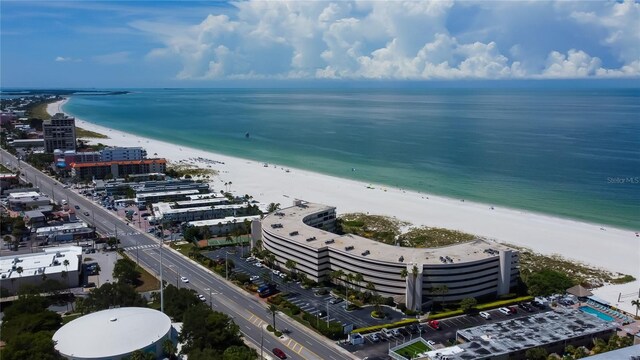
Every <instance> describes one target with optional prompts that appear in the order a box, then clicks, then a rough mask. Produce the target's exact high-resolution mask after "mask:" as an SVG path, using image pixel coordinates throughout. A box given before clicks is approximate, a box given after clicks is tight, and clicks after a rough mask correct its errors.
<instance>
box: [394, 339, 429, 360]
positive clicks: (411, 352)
mask: <svg viewBox="0 0 640 360" xmlns="http://www.w3.org/2000/svg"><path fill="white" fill-rule="evenodd" d="M427 350H429V349H428V348H427V345H425V344H424V343H423V342H421V341H418V342H415V343H413V344H411V345H408V346H405V347H403V348H402V349H398V350H396V351H395V352H396V353H398V354H400V355H402V356H404V357H405V358H407V359H412V358H413V357H415V356H416V354H422V353H423V352H426V351H427Z"/></svg>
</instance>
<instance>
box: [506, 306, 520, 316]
mask: <svg viewBox="0 0 640 360" xmlns="http://www.w3.org/2000/svg"><path fill="white" fill-rule="evenodd" d="M507 309H509V312H510V313H512V314H517V313H518V308H517V307H515V306H509V307H508V308H507Z"/></svg>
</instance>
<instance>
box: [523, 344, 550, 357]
mask: <svg viewBox="0 0 640 360" xmlns="http://www.w3.org/2000/svg"><path fill="white" fill-rule="evenodd" d="M524 356H525V357H526V358H527V360H547V356H548V354H547V350H545V349H544V348H540V347H535V348H531V349H529V350H527V352H526V353H525V355H524Z"/></svg>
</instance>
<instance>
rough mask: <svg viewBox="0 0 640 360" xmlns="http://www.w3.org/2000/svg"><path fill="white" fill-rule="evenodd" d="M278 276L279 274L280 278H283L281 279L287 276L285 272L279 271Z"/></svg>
mask: <svg viewBox="0 0 640 360" xmlns="http://www.w3.org/2000/svg"><path fill="white" fill-rule="evenodd" d="M278 276H280V277H281V278H283V279H284V278H286V277H287V274H285V273H283V272H281V273H278Z"/></svg>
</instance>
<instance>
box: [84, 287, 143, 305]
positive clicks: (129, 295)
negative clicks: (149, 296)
mask: <svg viewBox="0 0 640 360" xmlns="http://www.w3.org/2000/svg"><path fill="white" fill-rule="evenodd" d="M146 305H147V301H146V300H145V299H144V298H142V296H140V294H138V293H137V292H136V291H135V289H134V288H133V287H132V286H131V285H128V284H125V283H121V282H117V283H106V284H103V285H102V286H100V287H99V288H96V289H94V290H93V291H91V292H90V293H89V295H88V296H87V297H86V298H85V300H84V301H83V307H82V308H83V309H84V311H85V312H94V311H99V310H105V309H109V308H110V307H113V306H120V307H125V306H139V307H145V306H146Z"/></svg>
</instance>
